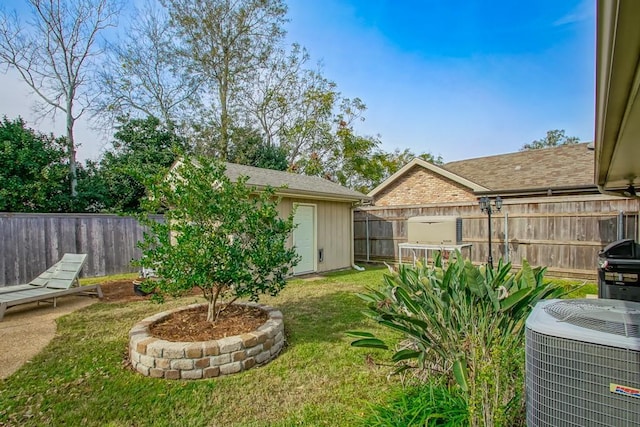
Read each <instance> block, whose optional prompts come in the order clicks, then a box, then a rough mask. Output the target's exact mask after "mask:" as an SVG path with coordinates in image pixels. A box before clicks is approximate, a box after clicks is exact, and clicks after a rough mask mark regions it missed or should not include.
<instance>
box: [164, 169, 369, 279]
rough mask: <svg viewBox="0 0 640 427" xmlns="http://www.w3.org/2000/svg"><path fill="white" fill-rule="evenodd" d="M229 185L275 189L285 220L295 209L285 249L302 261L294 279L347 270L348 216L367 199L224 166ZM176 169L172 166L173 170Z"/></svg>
mask: <svg viewBox="0 0 640 427" xmlns="http://www.w3.org/2000/svg"><path fill="white" fill-rule="evenodd" d="M225 166H226V175H227V176H228V177H229V179H231V180H232V181H235V180H237V179H238V178H239V177H240V176H246V177H248V181H247V184H248V185H250V186H253V187H256V188H257V189H258V190H259V189H261V188H265V187H267V186H270V187H274V188H280V187H283V186H284V188H280V189H279V190H277V195H278V196H279V197H281V200H280V204H279V208H278V209H279V212H280V215H281V216H282V217H286V216H289V214H290V213H291V212H292V211H293V209H295V214H294V222H295V223H296V224H297V227H296V229H295V230H294V231H293V233H292V235H291V237H290V244H291V246H294V247H295V248H296V251H297V252H298V254H299V255H300V256H301V261H300V263H299V264H298V265H297V266H296V267H295V269H294V274H296V275H301V274H310V273H322V272H326V271H332V270H340V269H346V268H351V267H352V266H353V261H354V258H353V257H354V251H353V242H354V239H353V210H354V208H355V207H356V206H359V205H361V204H363V203H364V202H368V201H369V200H370V197H368V196H366V195H364V194H362V193H359V192H357V191H354V190H351V189H348V188H346V187H343V186H341V185H339V184H336V183H334V182H331V181H328V180H326V179H323V178H320V177H317V176H306V175H298V174H294V173H289V172H282V171H276V170H271V169H262V168H256V167H252V166H245V165H239V164H235V163H225ZM174 167H175V165H174Z"/></svg>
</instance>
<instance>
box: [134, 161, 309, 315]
mask: <svg viewBox="0 0 640 427" xmlns="http://www.w3.org/2000/svg"><path fill="white" fill-rule="evenodd" d="M247 180H248V177H246V176H242V177H239V178H238V179H237V180H236V181H231V180H230V179H229V178H228V177H227V176H226V175H225V166H224V164H222V163H220V162H217V161H214V160H210V159H207V158H203V157H200V158H198V160H197V162H193V161H184V162H182V163H179V164H178V165H177V166H176V167H174V168H173V170H172V171H171V172H170V174H169V176H168V177H167V178H166V179H164V180H162V181H160V182H158V183H156V184H155V185H152V186H151V187H150V188H149V198H148V199H147V200H145V201H144V203H143V207H144V211H145V213H144V214H143V215H142V216H141V222H142V223H143V224H145V225H146V226H147V227H148V230H149V231H148V232H146V233H145V235H144V241H143V242H141V243H140V244H139V246H140V248H141V249H142V258H141V259H140V261H139V262H138V264H139V265H140V266H142V267H146V268H150V269H153V270H154V271H155V273H156V274H157V276H158V277H159V279H158V280H156V281H154V282H150V285H149V286H151V287H153V288H154V289H145V290H146V291H151V290H155V291H156V293H155V295H154V297H155V298H156V299H160V300H162V298H163V296H164V295H167V294H169V295H180V294H181V293H184V292H187V291H189V290H191V289H193V288H199V289H200V290H201V291H202V293H203V295H204V297H205V298H206V300H207V301H208V303H209V307H208V313H207V320H208V321H209V322H212V323H213V322H215V321H216V319H217V318H218V315H219V314H220V312H221V311H222V310H224V309H225V307H227V306H228V305H229V304H231V303H233V302H234V301H235V300H236V299H238V298H248V299H249V300H251V301H257V300H258V298H259V296H260V295H261V294H269V295H272V296H275V295H277V294H278V292H280V290H281V289H282V288H283V287H284V286H285V284H286V278H287V277H288V276H289V275H290V274H291V269H292V268H293V267H294V266H295V265H296V264H297V263H298V260H299V256H298V255H297V254H296V252H295V249H293V248H290V247H288V245H287V241H288V238H289V235H290V233H291V231H292V230H293V228H294V224H293V213H291V214H290V215H289V216H288V217H287V218H280V216H279V214H278V203H279V199H278V198H277V197H276V196H275V189H273V188H269V187H267V188H264V189H260V190H259V191H258V190H257V189H256V188H254V187H251V186H248V185H247V184H246V183H247ZM159 211H164V212H165V213H164V220H163V221H158V220H157V219H156V218H155V217H154V215H153V214H155V213H157V212H159ZM222 300H226V301H225V303H224V304H220V301H222Z"/></svg>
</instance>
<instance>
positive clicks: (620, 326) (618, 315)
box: [544, 300, 640, 338]
mask: <svg viewBox="0 0 640 427" xmlns="http://www.w3.org/2000/svg"><path fill="white" fill-rule="evenodd" d="M544 310H545V311H546V312H547V313H548V314H549V315H551V316H553V317H554V318H555V319H557V320H559V321H561V322H566V323H569V324H572V325H575V326H580V327H582V328H587V329H591V330H594V331H600V332H606V333H609V334H615V335H619V336H623V337H632V338H640V310H638V309H637V308H635V307H631V304H629V303H627V302H626V301H616V302H615V303H614V304H612V303H611V300H566V301H558V302H555V303H553V304H549V305H547V306H546V307H545V308H544Z"/></svg>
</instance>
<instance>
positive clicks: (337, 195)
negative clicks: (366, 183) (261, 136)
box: [225, 163, 370, 201]
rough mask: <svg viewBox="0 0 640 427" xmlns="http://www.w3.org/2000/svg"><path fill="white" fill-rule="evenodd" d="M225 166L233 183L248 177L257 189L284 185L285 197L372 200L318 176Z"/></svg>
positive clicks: (240, 166)
mask: <svg viewBox="0 0 640 427" xmlns="http://www.w3.org/2000/svg"><path fill="white" fill-rule="evenodd" d="M225 166H226V168H227V170H226V175H227V176H228V177H229V179H231V180H232V181H235V180H236V179H238V178H239V177H240V176H247V177H249V180H248V181H247V183H248V184H249V185H252V186H255V187H267V186H271V187H274V188H277V187H281V186H283V185H284V186H286V187H287V188H285V189H283V190H278V193H279V194H283V195H297V196H309V197H313V198H321V199H329V200H345V201H361V200H369V199H370V197H368V196H365V195H364V194H362V193H360V192H358V191H355V190H351V189H349V188H347V187H343V186H342V185H340V184H336V183H335V182H331V181H329V180H326V179H324V178H320V177H317V176H307V175H299V174H295V173H290V172H282V171H276V170H271V169H262V168H256V167H253V166H245V165H239V164H235V163H225Z"/></svg>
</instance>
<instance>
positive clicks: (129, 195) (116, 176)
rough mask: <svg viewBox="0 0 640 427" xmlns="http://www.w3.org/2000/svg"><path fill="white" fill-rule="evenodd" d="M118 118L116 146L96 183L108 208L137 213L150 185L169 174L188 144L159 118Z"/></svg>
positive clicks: (106, 159)
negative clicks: (170, 168)
mask: <svg viewBox="0 0 640 427" xmlns="http://www.w3.org/2000/svg"><path fill="white" fill-rule="evenodd" d="M118 121H119V123H120V124H119V126H118V128H117V131H116V133H115V134H114V138H115V139H114V141H113V143H112V145H113V148H112V149H111V150H109V151H107V152H106V153H104V155H103V157H102V159H101V161H100V164H99V167H98V170H97V171H96V175H97V176H96V179H94V181H93V185H94V186H96V187H98V189H96V191H101V192H102V195H103V209H104V210H108V211H116V212H136V211H138V210H139V208H140V201H141V199H142V198H144V197H145V193H146V186H147V184H148V183H149V182H153V181H154V180H156V179H157V178H158V177H159V176H163V175H164V174H166V173H167V171H168V170H169V167H170V166H171V165H172V164H173V163H174V162H175V161H176V160H177V158H178V156H179V155H181V154H184V153H185V152H186V150H187V146H186V143H185V141H184V140H183V139H182V138H181V137H179V136H177V135H176V134H175V132H174V131H173V129H169V128H168V127H167V126H166V125H163V124H162V123H160V120H159V119H158V118H156V117H152V116H149V117H147V118H146V119H128V118H126V117H120V118H119V119H118Z"/></svg>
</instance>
